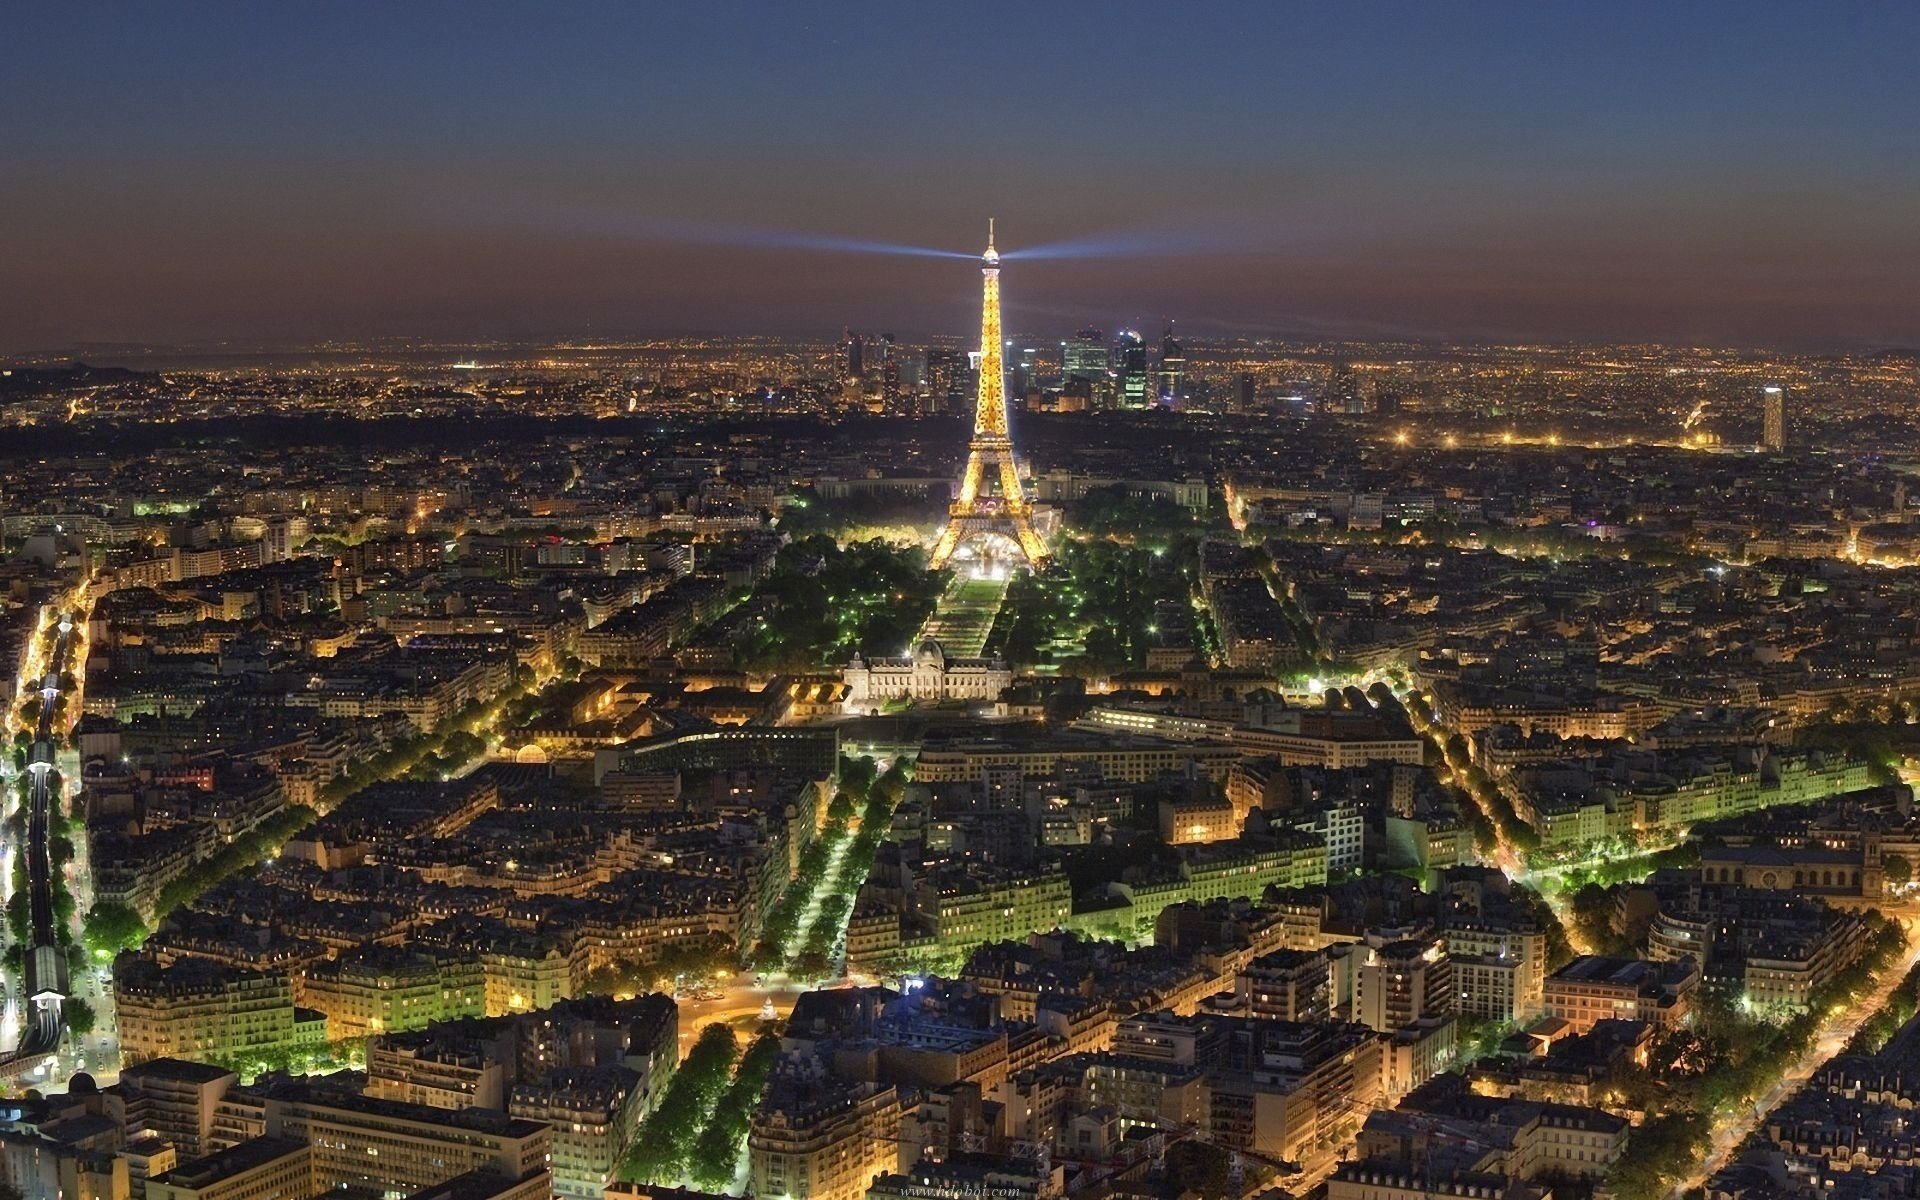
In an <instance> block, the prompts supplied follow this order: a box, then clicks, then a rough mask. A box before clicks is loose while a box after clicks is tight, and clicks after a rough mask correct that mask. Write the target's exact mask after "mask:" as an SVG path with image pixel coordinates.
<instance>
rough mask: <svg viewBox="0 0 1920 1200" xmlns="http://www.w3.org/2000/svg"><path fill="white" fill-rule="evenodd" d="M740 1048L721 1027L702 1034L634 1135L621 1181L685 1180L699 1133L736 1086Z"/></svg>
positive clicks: (622, 1166) (623, 1167) (729, 1033)
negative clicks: (733, 1081)
mask: <svg viewBox="0 0 1920 1200" xmlns="http://www.w3.org/2000/svg"><path fill="white" fill-rule="evenodd" d="M739 1056H740V1044H739V1042H738V1040H737V1039H735V1037H734V1036H733V1030H731V1029H729V1028H727V1027H726V1026H725V1025H722V1024H719V1023H718V1022H716V1023H714V1024H712V1025H709V1026H707V1027H706V1028H705V1029H703V1030H701V1031H700V1036H699V1038H698V1039H697V1040H695V1042H694V1043H693V1049H692V1050H691V1051H689V1052H688V1053H687V1057H686V1058H685V1059H683V1060H682V1061H681V1063H680V1067H679V1069H678V1070H677V1071H675V1072H674V1074H673V1080H672V1081H671V1082H670V1083H668V1084H667V1090H666V1092H665V1093H664V1094H662V1095H661V1097H660V1099H659V1100H658V1102H657V1103H655V1105H654V1108H653V1111H652V1112H650V1113H648V1114H647V1117H646V1120H644V1121H642V1122H641V1123H640V1128H639V1130H637V1131H636V1132H635V1134H634V1138H633V1145H632V1146H631V1147H629V1148H628V1150H627V1157H626V1160H625V1161H624V1162H623V1163H622V1164H621V1166H620V1177H621V1178H622V1179H631V1180H634V1181H636V1182H638V1183H647V1184H662V1185H671V1184H675V1183H678V1182H679V1181H680V1178H681V1176H682V1175H684V1174H686V1171H687V1163H688V1160H689V1158H690V1157H691V1155H692V1153H693V1149H694V1146H695V1144H696V1140H697V1139H698V1137H699V1135H700V1131H701V1130H702V1129H703V1128H705V1127H706V1124H707V1121H708V1118H709V1117H710V1116H711V1115H712V1113H713V1111H714V1107H715V1106H716V1105H717V1104H718V1103H719V1102H720V1097H721V1096H722V1095H724V1094H725V1093H726V1091H727V1086H728V1084H729V1083H730V1082H731V1074H732V1070H733V1064H734V1060H735V1059H737V1058H738V1057H739Z"/></svg>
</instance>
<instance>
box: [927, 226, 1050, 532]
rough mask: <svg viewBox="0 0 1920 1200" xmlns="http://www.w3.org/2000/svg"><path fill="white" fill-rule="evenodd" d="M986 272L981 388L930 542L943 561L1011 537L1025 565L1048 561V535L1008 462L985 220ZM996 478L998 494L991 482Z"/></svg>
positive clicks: (994, 272) (995, 266) (992, 259)
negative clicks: (952, 490)
mask: <svg viewBox="0 0 1920 1200" xmlns="http://www.w3.org/2000/svg"><path fill="white" fill-rule="evenodd" d="M980 262H981V268H980V273H981V274H982V275H984V276H985V277H986V288H985V296H984V299H983V302H982V304H981V308H980V388H979V392H978V395H977V396H976V398H975V400H974V406H973V439H972V441H971V442H969V443H968V445H967V467H966V470H965V471H964V472H963V473H962V474H961V476H960V494H959V495H958V496H956V497H955V498H954V501H953V506H952V507H951V508H949V509H948V510H947V527H946V528H945V529H943V530H941V531H940V539H939V541H937V542H935V543H934V547H933V565H934V566H935V567H943V566H945V565H946V564H947V561H948V560H949V559H951V558H952V557H953V554H954V551H955V550H957V549H959V548H960V546H961V545H963V544H965V543H967V542H976V541H977V542H985V543H987V544H990V545H991V544H994V543H998V542H1001V541H1002V540H1003V539H1004V541H1005V542H1010V543H1012V544H1013V545H1014V546H1017V547H1019V550H1020V554H1021V556H1022V557H1024V558H1025V559H1026V561H1027V563H1028V565H1030V566H1036V567H1037V566H1039V565H1041V564H1042V563H1044V562H1046V561H1047V558H1048V551H1047V541H1046V539H1045V538H1043V537H1041V536H1040V531H1039V530H1037V529H1035V528H1034V527H1033V502H1032V501H1030V500H1028V499H1027V494H1026V489H1025V488H1024V487H1023V486H1022V485H1021V483H1020V474H1019V471H1018V470H1017V469H1016V468H1015V467H1014V463H1013V438H1012V437H1011V436H1009V434H1008V432H1007V382H1006V375H1005V368H1004V366H1003V364H1002V361H1001V350H1002V347H1003V346H1004V345H1005V343H1004V342H1003V341H1002V339H1001V336H1000V253H999V251H997V250H995V249H994V248H993V222H991V221H989V222H987V252H986V253H985V254H983V255H981V256H980ZM996 480H997V481H998V482H999V485H1000V490H999V492H998V493H997V494H995V493H993V492H992V491H991V490H990V485H991V484H992V483H993V482H994V481H996Z"/></svg>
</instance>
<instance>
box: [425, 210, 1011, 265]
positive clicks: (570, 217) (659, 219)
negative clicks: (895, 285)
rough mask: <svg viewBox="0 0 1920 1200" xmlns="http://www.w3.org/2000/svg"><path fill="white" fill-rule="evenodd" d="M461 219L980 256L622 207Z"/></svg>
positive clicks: (846, 250)
mask: <svg viewBox="0 0 1920 1200" xmlns="http://www.w3.org/2000/svg"><path fill="white" fill-rule="evenodd" d="M459 215H460V216H461V217H462V218H463V219H465V220H467V221H470V222H473V223H478V224H484V225H493V226H500V225H510V226H513V227H515V228H519V229H532V230H547V231H550V232H554V233H570V234H587V235H591V236H596V237H612V238H621V239H625V240H629V241H636V242H660V243H665V244H674V245H682V246H748V247H760V248H763V249H767V250H812V251H818V252H821V253H828V254H900V255H910V256H914V257H919V258H964V259H978V258H979V255H978V254H963V253H961V252H959V251H957V250H936V249H933V248H931V247H928V246H909V245H905V244H903V243H900V242H883V241H877V240H874V239H871V238H858V237H847V236H843V235H840V234H832V233H812V232H808V231H806V230H801V229H767V228H760V227H756V226H752V225H733V224H729V223H726V222H722V221H700V220H690V219H687V218H684V217H666V216H656V215H652V214H648V213H641V212H632V211H628V210H624V209H613V208H598V207H585V206H580V205H520V204H512V205H503V206H500V207H496V208H486V209H477V210H466V211H463V212H461V213H460V214H459Z"/></svg>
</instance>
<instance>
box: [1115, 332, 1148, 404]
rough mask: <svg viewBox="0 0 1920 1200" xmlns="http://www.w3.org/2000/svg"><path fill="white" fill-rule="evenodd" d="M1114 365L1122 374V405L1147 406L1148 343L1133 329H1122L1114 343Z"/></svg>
mask: <svg viewBox="0 0 1920 1200" xmlns="http://www.w3.org/2000/svg"><path fill="white" fill-rule="evenodd" d="M1113 362H1114V367H1115V369H1116V370H1118V372H1119V374H1120V407H1122V408H1145V407H1146V406H1147V343H1146V341H1145V339H1143V338H1142V337H1141V336H1140V335H1139V334H1137V333H1135V332H1133V330H1131V329H1123V330H1121V331H1120V335H1119V337H1118V338H1116V339H1115V340H1114V343H1113Z"/></svg>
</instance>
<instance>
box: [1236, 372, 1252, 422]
mask: <svg viewBox="0 0 1920 1200" xmlns="http://www.w3.org/2000/svg"><path fill="white" fill-rule="evenodd" d="M1238 411H1240V412H1243V413H1244V412H1252V411H1253V376H1251V375H1246V374H1243V375H1241V376H1240V406H1239V409H1238Z"/></svg>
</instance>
